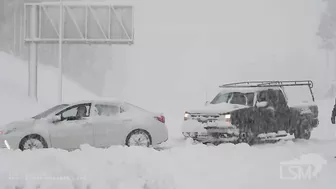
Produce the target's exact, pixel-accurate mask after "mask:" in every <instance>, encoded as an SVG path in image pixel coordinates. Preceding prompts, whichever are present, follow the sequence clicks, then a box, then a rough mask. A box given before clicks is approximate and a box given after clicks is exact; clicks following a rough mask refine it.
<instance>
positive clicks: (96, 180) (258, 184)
mask: <svg viewBox="0 0 336 189" xmlns="http://www.w3.org/2000/svg"><path fill="white" fill-rule="evenodd" d="M0 60H1V61H0V68H1V69H0V72H1V73H0V89H1V93H0V94H1V96H0V102H1V105H2V108H1V112H0V113H1V115H2V120H1V123H4V121H3V120H6V121H11V120H14V119H20V118H23V117H26V116H29V114H32V113H33V112H34V111H39V110H40V109H41V108H43V107H44V104H40V105H38V104H36V103H35V102H33V101H31V100H29V99H28V98H27V97H26V94H27V93H26V89H27V88H26V84H25V83H26V79H27V78H26V76H27V74H26V70H27V69H26V68H27V67H26V65H25V64H24V62H20V61H18V60H16V59H14V58H13V57H11V56H8V55H6V54H3V53H0ZM42 69H44V70H42ZM40 70H42V71H40V74H43V75H44V74H45V75H44V77H45V78H46V80H47V81H49V82H54V81H55V80H56V77H55V76H54V75H53V74H55V73H56V72H55V70H54V69H51V68H50V69H47V68H45V67H40ZM48 71H49V72H48ZM41 72H42V73H41ZM47 77H49V78H47ZM49 82H41V83H42V84H43V83H44V84H45V85H44V87H43V88H41V90H42V89H43V90H45V91H43V92H42V93H44V95H45V96H42V97H41V98H42V99H45V100H44V101H43V102H45V103H49V101H48V99H49V98H50V99H51V102H52V101H53V100H52V97H53V96H54V95H55V96H56V93H55V92H56V89H55V86H54V85H53V84H50V85H49V84H48V83H49ZM56 82H57V80H56ZM65 82H66V83H67V84H65V85H66V86H70V87H69V88H67V89H68V90H65V92H66V94H65V96H66V97H67V98H77V97H82V95H83V96H85V95H88V96H86V97H85V98H88V97H89V95H90V94H89V93H86V91H85V90H82V89H81V88H80V87H78V86H76V84H75V83H73V82H71V81H69V80H65ZM70 89H71V90H72V89H73V90H72V91H70ZM75 91H76V92H75ZM48 92H49V93H48ZM46 93H48V94H46ZM40 94H41V92H40ZM55 99H56V97H55ZM318 103H319V108H320V120H321V124H320V126H319V127H318V128H317V129H316V130H314V132H313V135H312V139H311V140H310V141H296V142H292V141H282V142H279V143H277V144H267V145H255V146H252V147H250V146H247V145H245V144H239V145H233V144H223V145H220V146H216V147H214V146H205V145H202V144H198V145H194V144H193V143H192V142H191V141H189V140H188V141H183V140H182V139H179V140H174V141H171V140H170V141H168V143H167V144H165V146H168V147H169V146H170V147H172V145H173V148H170V149H167V150H163V151H157V150H154V149H146V148H136V147H132V148H126V147H120V146H114V147H111V148H109V149H95V148H92V147H89V146H86V145H83V147H82V148H81V149H80V150H76V151H73V152H67V151H63V150H56V149H45V150H38V151H25V152H20V151H9V150H0V188H1V189H2V188H4V189H5V188H6V189H7V188H14V187H15V186H16V188H25V189H26V188H27V189H35V188H39V189H60V188H62V189H87V188H90V189H111V188H113V189H205V188H218V189H221V188H234V189H240V188H242V189H246V188H260V189H264V188H265V189H268V188H272V189H284V188H295V189H301V188H302V189H316V188H323V189H329V188H330V189H333V188H334V187H335V185H336V180H335V173H336V172H335V170H336V161H335V159H334V156H335V155H336V152H335V150H334V149H335V147H336V140H335V128H336V126H334V125H331V124H330V113H331V109H332V107H333V103H334V101H333V100H324V101H319V102H318ZM177 122H179V121H176V123H177ZM176 127H178V126H176ZM178 141H179V142H178ZM177 142H178V143H177ZM288 161H294V163H296V164H284V165H281V163H285V162H288ZM291 163H293V162H291ZM294 166H296V167H294ZM310 168H311V169H310ZM280 170H282V172H280ZM310 170H311V171H312V172H309V171H310ZM290 171H292V172H290ZM291 173H292V174H291ZM295 173H297V175H296V176H298V178H297V179H296V180H289V179H288V178H293V176H295ZM310 176H311V177H310ZM286 178H287V179H286ZM300 179H301V180H300Z"/></svg>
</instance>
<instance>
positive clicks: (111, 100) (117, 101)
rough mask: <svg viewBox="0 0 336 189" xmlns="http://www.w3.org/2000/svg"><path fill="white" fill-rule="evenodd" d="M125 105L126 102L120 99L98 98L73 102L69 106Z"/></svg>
mask: <svg viewBox="0 0 336 189" xmlns="http://www.w3.org/2000/svg"><path fill="white" fill-rule="evenodd" d="M93 102H94V103H123V102H125V101H123V100H120V99H116V98H112V97H98V98H91V99H82V100H78V101H72V102H68V103H67V104H71V105H73V104H82V103H83V104H84V103H93Z"/></svg>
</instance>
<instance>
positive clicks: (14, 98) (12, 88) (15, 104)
mask: <svg viewBox="0 0 336 189" xmlns="http://www.w3.org/2000/svg"><path fill="white" fill-rule="evenodd" d="M57 74H58V71H57V69H55V68H53V67H48V66H44V65H41V64H40V65H38V99H39V103H37V102H35V101H34V100H32V99H30V98H28V64H27V62H24V61H21V60H19V59H17V58H15V57H14V56H12V55H9V54H6V53H4V52H1V51H0V91H1V92H0V102H1V109H0V113H1V120H0V124H4V123H7V122H10V121H13V120H17V119H21V118H23V117H27V116H32V115H35V114H36V113H37V112H40V111H42V110H44V109H45V108H48V107H50V106H52V105H55V104H57V97H58V75H57ZM63 97H64V101H72V100H79V99H85V98H86V99H88V98H93V97H95V95H94V94H91V93H90V92H88V91H87V90H85V89H83V88H81V87H80V86H78V84H76V83H75V82H73V81H71V80H69V79H68V78H66V77H64V78H63Z"/></svg>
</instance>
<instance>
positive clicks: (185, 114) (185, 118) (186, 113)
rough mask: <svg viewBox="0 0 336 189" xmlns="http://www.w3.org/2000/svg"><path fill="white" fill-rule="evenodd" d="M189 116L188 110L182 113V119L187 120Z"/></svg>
mask: <svg viewBox="0 0 336 189" xmlns="http://www.w3.org/2000/svg"><path fill="white" fill-rule="evenodd" d="M190 118H191V115H190V114H189V113H188V112H185V113H184V121H186V120H188V119H190Z"/></svg>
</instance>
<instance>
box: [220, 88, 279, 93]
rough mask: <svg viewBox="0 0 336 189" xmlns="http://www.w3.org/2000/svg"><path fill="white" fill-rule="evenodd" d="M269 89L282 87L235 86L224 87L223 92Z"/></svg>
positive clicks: (247, 91) (249, 91) (250, 91)
mask: <svg viewBox="0 0 336 189" xmlns="http://www.w3.org/2000/svg"><path fill="white" fill-rule="evenodd" d="M268 89H273V90H280V87H242V88H240V87H235V88H224V89H222V90H221V93H230V92H231V93H232V92H241V93H253V92H259V91H264V90H268Z"/></svg>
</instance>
